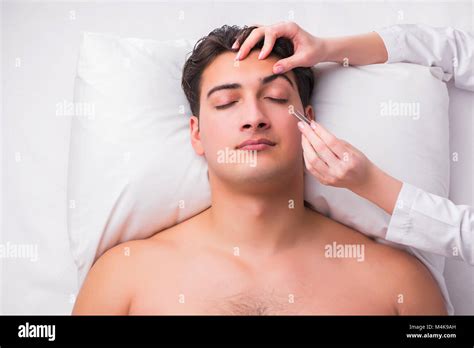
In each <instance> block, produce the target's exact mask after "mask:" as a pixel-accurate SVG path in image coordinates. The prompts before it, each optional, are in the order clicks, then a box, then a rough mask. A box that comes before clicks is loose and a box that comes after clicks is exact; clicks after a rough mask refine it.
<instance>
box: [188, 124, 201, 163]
mask: <svg viewBox="0 0 474 348" xmlns="http://www.w3.org/2000/svg"><path fill="white" fill-rule="evenodd" d="M189 129H190V130H191V144H192V146H193V149H194V152H196V154H197V155H199V156H203V155H204V149H203V147H202V143H201V133H200V131H199V117H196V116H194V115H192V116H191V118H190V119H189Z"/></svg>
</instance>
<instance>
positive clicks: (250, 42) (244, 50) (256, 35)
mask: <svg viewBox="0 0 474 348" xmlns="http://www.w3.org/2000/svg"><path fill="white" fill-rule="evenodd" d="M264 36H265V28H264V27H259V28H255V29H254V30H252V32H251V33H250V34H249V36H247V38H246V39H245V41H244V42H243V43H242V45H241V46H240V49H239V52H238V53H237V55H236V56H235V60H241V59H244V58H245V57H246V56H247V54H248V53H249V52H250V50H251V49H252V48H253V47H254V46H255V45H256V44H257V43H258V42H259V41H260V40H261V39H262V37H264Z"/></svg>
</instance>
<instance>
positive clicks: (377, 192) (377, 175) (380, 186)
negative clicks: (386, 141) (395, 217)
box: [352, 164, 403, 215]
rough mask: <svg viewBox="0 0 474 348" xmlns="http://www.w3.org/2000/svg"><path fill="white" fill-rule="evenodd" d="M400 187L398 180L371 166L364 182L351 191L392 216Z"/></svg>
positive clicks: (400, 183)
mask: <svg viewBox="0 0 474 348" xmlns="http://www.w3.org/2000/svg"><path fill="white" fill-rule="evenodd" d="M402 186H403V183H402V182H401V181H400V180H397V179H395V178H394V177H392V176H390V175H388V174H387V173H385V172H384V171H382V170H381V169H380V168H378V167H377V166H375V165H374V164H372V165H371V168H370V170H369V175H368V177H367V180H366V182H364V184H363V185H360V186H358V187H355V188H353V189H352V191H353V192H354V193H356V194H357V195H359V196H361V197H364V198H365V199H367V200H369V201H371V202H372V203H374V204H376V205H377V206H379V207H380V208H382V209H383V210H385V211H386V212H387V213H389V214H390V215H392V213H393V210H394V209H395V205H396V204H397V199H398V196H399V194H400V191H401V189H402Z"/></svg>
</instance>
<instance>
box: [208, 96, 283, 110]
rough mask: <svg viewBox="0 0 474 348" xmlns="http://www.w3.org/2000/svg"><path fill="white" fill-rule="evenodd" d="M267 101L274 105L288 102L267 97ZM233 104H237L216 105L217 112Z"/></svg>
mask: <svg viewBox="0 0 474 348" xmlns="http://www.w3.org/2000/svg"><path fill="white" fill-rule="evenodd" d="M268 99H270V100H272V101H274V102H275V103H278V104H285V103H287V102H288V99H278V98H270V97H268ZM235 103H237V101H233V102H231V103H228V104H225V105H218V106H216V109H217V110H222V109H227V108H229V107H231V106H232V105H233V104H235Z"/></svg>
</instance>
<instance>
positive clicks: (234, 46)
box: [232, 41, 237, 49]
mask: <svg viewBox="0 0 474 348" xmlns="http://www.w3.org/2000/svg"><path fill="white" fill-rule="evenodd" d="M232 48H233V49H236V48H237V41H236V42H234V44H233V45H232Z"/></svg>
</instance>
